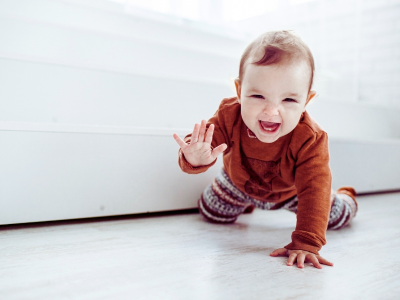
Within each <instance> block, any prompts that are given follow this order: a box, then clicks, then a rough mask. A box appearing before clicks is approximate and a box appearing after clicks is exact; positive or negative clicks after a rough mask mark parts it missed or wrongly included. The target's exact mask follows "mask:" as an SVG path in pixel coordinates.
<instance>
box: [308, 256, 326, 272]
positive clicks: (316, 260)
mask: <svg viewBox="0 0 400 300" xmlns="http://www.w3.org/2000/svg"><path fill="white" fill-rule="evenodd" d="M307 259H308V260H309V261H310V262H312V264H313V265H314V267H316V268H317V269H322V266H321V264H320V263H319V261H318V259H317V258H316V257H315V255H311V254H309V255H307Z"/></svg>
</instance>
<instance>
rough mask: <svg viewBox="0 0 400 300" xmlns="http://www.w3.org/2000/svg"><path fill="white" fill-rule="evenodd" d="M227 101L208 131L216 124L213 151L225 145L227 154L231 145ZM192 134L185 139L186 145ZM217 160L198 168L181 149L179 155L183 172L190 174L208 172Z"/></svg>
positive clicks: (212, 120)
mask: <svg viewBox="0 0 400 300" xmlns="http://www.w3.org/2000/svg"><path fill="white" fill-rule="evenodd" d="M225 102H226V101H225V99H224V100H223V101H222V102H221V104H220V106H219V108H218V110H217V111H216V112H215V114H214V116H213V117H212V118H211V119H209V120H208V121H207V125H206V126H207V130H208V128H209V127H210V125H211V124H214V133H213V139H212V142H211V149H213V148H216V147H218V146H219V145H221V144H223V143H225V144H227V146H228V148H227V149H226V150H225V153H226V152H227V151H229V147H230V143H229V135H228V132H227V130H226V124H225V123H226V122H225V113H226V109H225V106H226V104H225ZM191 137H192V134H191V133H190V134H188V135H186V136H185V138H184V139H183V140H184V141H185V142H186V143H190V140H191ZM216 161H217V159H215V160H214V161H213V162H212V163H211V164H209V165H206V166H198V167H193V166H192V165H191V164H190V163H189V162H188V161H187V160H186V158H185V155H184V154H183V152H182V150H181V149H179V153H178V163H179V166H180V168H181V169H182V171H183V172H185V173H188V174H199V173H203V172H205V171H207V170H208V169H209V168H210V167H211V166H213V165H214V164H215V162H216Z"/></svg>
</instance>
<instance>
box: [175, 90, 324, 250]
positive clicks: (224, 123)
mask: <svg viewBox="0 0 400 300" xmlns="http://www.w3.org/2000/svg"><path fill="white" fill-rule="evenodd" d="M210 124H214V126H215V130H214V135H213V141H212V147H217V146H219V145H221V144H222V143H226V144H227V146H228V148H227V149H226V150H225V152H224V154H223V165H224V169H225V171H226V173H227V174H228V176H229V177H230V179H231V180H232V182H233V183H234V184H235V185H236V186H237V187H238V188H239V189H240V190H241V191H242V192H245V193H247V194H248V195H249V196H251V197H253V198H255V199H257V200H260V201H267V202H274V203H279V202H282V201H285V200H288V199H289V198H291V197H293V196H295V195H297V197H298V199H299V201H298V207H297V223H296V229H295V231H294V232H293V233H292V242H291V243H290V244H288V245H286V246H285V248H286V249H291V250H306V251H310V252H312V253H315V254H318V251H319V250H320V249H321V247H322V246H323V245H325V244H326V240H325V231H326V229H327V226H328V219H329V212H330V207H331V205H330V195H331V181H332V178H331V171H330V167H329V151H328V136H327V133H326V132H324V131H323V130H322V129H321V128H320V127H319V125H318V124H317V123H316V122H315V121H314V120H313V119H312V118H311V117H310V116H309V115H308V113H307V112H304V113H303V114H302V116H301V118H300V121H299V123H298V124H297V126H296V127H295V128H294V130H292V131H291V132H290V133H288V134H287V135H285V136H283V137H280V138H279V139H278V140H277V141H275V142H273V143H263V142H261V141H259V140H258V139H257V138H254V137H251V132H250V135H249V132H248V129H247V126H246V124H244V122H243V119H242V117H241V112H240V104H239V103H238V101H237V98H236V97H233V98H226V99H224V100H222V102H221V104H220V106H219V108H218V110H217V112H216V113H215V114H214V116H213V117H212V118H211V119H210V120H209V121H208V123H207V127H208V126H209V125H210ZM190 136H191V135H190V134H189V135H187V136H186V137H185V141H186V142H188V141H190ZM214 163H215V161H214V162H213V163H212V164H210V165H207V166H200V167H193V166H191V165H190V164H189V163H188V162H187V160H186V159H185V157H184V156H183V153H182V152H181V150H180V151H179V165H180V167H181V169H182V170H183V171H184V172H186V173H189V174H197V173H201V172H205V171H206V170H207V169H208V168H209V167H210V166H212V165H213V164H214Z"/></svg>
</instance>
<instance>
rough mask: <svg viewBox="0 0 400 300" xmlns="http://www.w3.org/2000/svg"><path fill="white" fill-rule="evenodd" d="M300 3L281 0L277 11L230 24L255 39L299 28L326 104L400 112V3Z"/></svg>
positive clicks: (365, 0)
mask: <svg viewBox="0 0 400 300" xmlns="http://www.w3.org/2000/svg"><path fill="white" fill-rule="evenodd" d="M293 2H294V1H293ZM299 2H300V3H297V4H291V3H292V2H291V1H288V0H284V1H279V4H280V5H279V6H278V8H277V9H276V10H275V11H273V12H270V13H267V14H265V15H262V16H259V17H255V18H251V19H248V20H244V21H241V22H235V23H232V24H231V25H232V26H233V27H235V28H236V29H237V30H241V31H243V32H248V33H251V34H253V35H254V36H256V35H258V34H260V33H262V32H264V31H267V30H272V29H294V30H296V31H297V32H298V33H299V34H300V35H301V37H302V38H303V39H304V40H305V41H306V42H307V43H308V45H309V46H310V48H311V50H312V52H313V54H314V57H315V59H316V69H317V72H316V81H315V87H316V89H317V90H318V91H319V93H320V95H321V99H323V100H328V99H329V100H331V101H345V102H363V103H370V104H377V105H379V106H386V107H390V108H393V107H397V108H400V55H399V53H400V51H399V50H400V21H399V19H400V1H399V0H385V1H382V0H313V1H299Z"/></svg>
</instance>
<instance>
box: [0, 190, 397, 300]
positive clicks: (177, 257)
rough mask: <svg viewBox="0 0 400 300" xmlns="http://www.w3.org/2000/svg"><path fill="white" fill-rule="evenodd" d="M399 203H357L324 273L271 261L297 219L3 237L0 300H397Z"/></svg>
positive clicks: (79, 225) (180, 221)
mask: <svg viewBox="0 0 400 300" xmlns="http://www.w3.org/2000/svg"><path fill="white" fill-rule="evenodd" d="M399 216H400V194H387V195H379V196H367V197H362V198H359V212H358V215H357V216H356V218H355V219H354V221H353V223H352V224H351V225H350V226H349V227H347V228H344V229H342V230H340V231H328V233H327V240H328V244H327V245H326V246H325V247H323V249H322V251H321V255H323V256H324V257H326V258H327V259H329V260H331V261H333V262H334V263H335V266H334V267H327V266H325V267H324V268H323V269H322V270H318V269H315V268H313V267H312V266H310V265H307V266H306V267H305V268H304V269H298V268H297V267H288V266H286V265H285V262H286V259H285V258H272V257H270V256H269V255H268V254H269V253H270V252H271V251H272V250H273V249H274V248H277V247H282V246H284V245H286V244H287V243H288V242H289V241H290V234H291V232H292V231H293V229H294V226H295V215H294V214H291V213H290V212H287V211H261V210H256V211H255V212H253V213H252V214H249V215H243V216H241V217H240V218H239V220H238V221H237V223H235V224H231V225H216V224H210V223H207V222H204V221H203V219H202V218H201V217H200V215H198V214H184V215H182V214H181V215H167V216H153V217H141V218H137V217H136V218H134V217H128V218H119V219H117V218H114V219H111V220H110V219H106V220H98V219H97V220H92V221H72V222H71V221H69V222H52V223H45V224H35V225H32V224H27V225H18V226H2V227H0V299H3V300H5V299H7V300H8V299H41V300H43V299H207V300H212V299H246V300H247V299H361V298H363V299H400V296H399V295H400V217H399Z"/></svg>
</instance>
